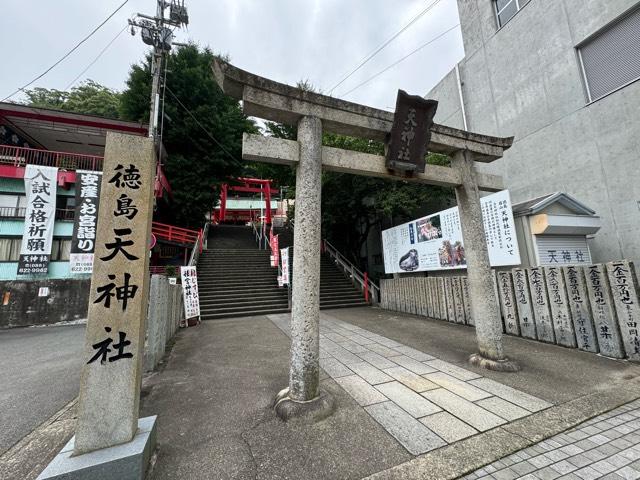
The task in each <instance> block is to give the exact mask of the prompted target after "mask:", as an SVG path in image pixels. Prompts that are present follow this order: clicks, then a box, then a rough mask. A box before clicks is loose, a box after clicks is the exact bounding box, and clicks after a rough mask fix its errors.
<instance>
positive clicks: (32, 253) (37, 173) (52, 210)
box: [18, 165, 58, 275]
mask: <svg viewBox="0 0 640 480" xmlns="http://www.w3.org/2000/svg"><path fill="white" fill-rule="evenodd" d="M57 186H58V169H57V168H56V167H41V166H38V165H27V167H26V170H25V174H24V187H25V192H26V194H27V211H26V214H25V218H24V233H23V234H22V246H21V247H20V258H19V261H18V275H33V274H46V273H48V271H49V259H50V257H51V243H52V240H53V225H54V222H55V214H56V188H57Z"/></svg>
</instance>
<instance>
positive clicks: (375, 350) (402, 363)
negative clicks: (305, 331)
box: [268, 313, 552, 455]
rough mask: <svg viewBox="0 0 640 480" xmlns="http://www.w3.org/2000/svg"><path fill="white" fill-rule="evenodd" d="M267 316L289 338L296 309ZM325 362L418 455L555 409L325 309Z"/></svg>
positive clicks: (322, 332)
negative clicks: (331, 314) (290, 325)
mask: <svg viewBox="0 0 640 480" xmlns="http://www.w3.org/2000/svg"><path fill="white" fill-rule="evenodd" d="M268 318H269V319H270V320H271V321H272V322H274V323H275V324H276V325H277V326H278V327H279V328H280V329H281V330H282V331H284V332H285V333H286V334H287V335H289V318H290V317H289V314H282V315H269V316H268ZM320 365H321V367H322V368H323V370H324V371H325V372H326V373H327V374H328V375H329V376H330V377H332V378H333V379H334V380H335V381H336V382H337V383H338V384H339V385H340V386H341V387H342V388H343V389H344V390H345V391H346V392H347V393H349V395H351V397H353V399H354V400H355V401H356V402H357V403H358V404H359V405H360V406H362V407H363V408H364V409H365V411H366V412H367V413H368V414H369V415H371V416H372V417H373V418H374V419H375V420H376V421H377V422H378V423H379V424H380V425H382V427H383V428H384V429H385V430H386V431H387V432H389V434H391V435H392V436H393V437H394V438H395V439H396V440H397V441H398V442H399V443H400V444H401V445H402V446H404V448H406V449H407V451H409V453H412V454H413V455H420V454H422V453H426V452H428V451H430V450H434V449H436V448H440V447H443V446H445V445H447V444H449V443H453V442H456V441H458V440H462V439H463V438H467V437H470V436H472V435H475V434H478V433H479V432H483V431H486V430H490V429H492V428H494V427H497V426H499V425H504V424H506V423H508V422H510V421H513V420H516V419H518V418H522V417H525V416H527V415H530V414H532V413H533V412H537V411H540V410H543V409H545V408H548V407H551V406H552V405H551V404H550V403H548V402H546V401H544V400H541V399H539V398H537V397H533V396H531V395H529V394H526V393H524V392H522V391H519V390H516V389H513V388H511V387H509V386H507V385H503V384H501V383H498V382H495V381H493V380H490V379H488V378H484V377H482V376H481V375H478V374H476V373H474V372H471V371H469V370H466V369H463V368H460V367H458V366H456V365H453V364H451V363H448V362H445V361H443V360H439V359H437V358H435V357H433V356H431V355H428V354H426V353H424V352H421V351H419V350H416V349H414V348H411V347H408V346H406V345H402V344H400V343H399V342H396V341H394V340H391V339H389V338H386V337H383V336H381V335H378V334H376V333H372V332H369V331H367V330H365V329H363V328H360V327H358V326H355V325H352V324H349V323H346V322H342V321H340V320H337V319H336V318H333V317H331V316H329V315H327V314H324V313H321V320H320Z"/></svg>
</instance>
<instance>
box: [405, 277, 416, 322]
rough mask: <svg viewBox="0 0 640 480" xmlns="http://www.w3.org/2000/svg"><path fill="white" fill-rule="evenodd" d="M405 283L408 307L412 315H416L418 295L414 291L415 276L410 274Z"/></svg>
mask: <svg viewBox="0 0 640 480" xmlns="http://www.w3.org/2000/svg"><path fill="white" fill-rule="evenodd" d="M407 283H408V285H409V289H408V290H409V299H410V302H409V308H410V313H413V314H414V315H416V314H417V313H418V295H417V292H416V285H417V282H416V278H415V277H413V276H411V277H409V278H407Z"/></svg>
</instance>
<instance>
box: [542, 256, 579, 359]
mask: <svg viewBox="0 0 640 480" xmlns="http://www.w3.org/2000/svg"><path fill="white" fill-rule="evenodd" d="M544 278H545V279H546V282H547V291H548V292H549V306H550V307H551V318H552V320H553V329H554V331H555V334H556V343H557V344H558V345H562V346H564V347H570V348H576V345H577V344H576V334H575V332H574V329H573V323H572V321H571V313H570V312H569V304H568V303H569V301H568V299H567V290H566V288H565V283H564V278H563V277H562V270H560V267H545V274H544Z"/></svg>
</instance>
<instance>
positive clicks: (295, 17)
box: [0, 0, 464, 110]
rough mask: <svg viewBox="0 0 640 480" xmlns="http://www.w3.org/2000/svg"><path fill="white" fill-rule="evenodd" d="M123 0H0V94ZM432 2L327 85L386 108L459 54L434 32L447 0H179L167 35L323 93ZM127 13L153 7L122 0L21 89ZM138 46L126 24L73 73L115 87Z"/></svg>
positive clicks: (91, 46)
mask: <svg viewBox="0 0 640 480" xmlns="http://www.w3.org/2000/svg"><path fill="white" fill-rule="evenodd" d="M122 1H123V0H90V1H89V0H20V1H17V0H13V1H11V0H10V1H6V2H3V6H2V7H3V14H2V16H1V17H0V39H1V40H2V42H1V43H2V45H3V46H4V48H3V68H2V70H3V73H2V75H0V99H1V98H4V97H5V96H7V95H9V94H10V93H11V92H13V91H14V90H15V89H16V88H18V87H19V86H21V85H23V84H25V83H26V82H28V81H30V80H31V79H32V78H34V77H35V76H36V75H38V74H40V73H41V72H42V71H44V70H45V69H46V68H48V67H49V66H50V65H52V64H53V63H54V62H55V61H56V60H57V59H59V58H60V57H61V56H62V55H63V54H64V53H66V52H67V51H68V50H69V49H70V48H71V47H72V46H73V45H75V43H77V42H78V41H79V40H80V39H81V38H83V37H84V36H85V35H86V34H88V33H89V32H90V31H91V30H92V29H93V28H94V27H95V26H97V25H98V24H99V23H100V22H102V21H103V20H104V19H105V18H106V17H107V16H108V15H109V14H110V13H111V12H112V11H113V10H114V9H115V8H116V7H117V6H118V5H120V4H121V3H122ZM434 3H435V5H434V6H433V7H432V8H431V10H430V11H429V12H428V13H427V14H425V15H424V16H423V17H422V18H420V19H419V20H418V21H417V22H416V23H415V24H414V25H413V26H411V27H410V28H409V29H407V30H406V31H405V32H404V33H402V34H401V35H400V36H399V37H398V38H397V39H395V40H394V41H393V42H392V43H391V44H390V45H389V46H388V47H386V48H385V49H384V50H382V51H381V52H380V53H379V54H378V55H376V56H375V57H374V58H373V59H372V60H371V61H370V62H369V63H367V64H366V65H365V66H364V67H363V68H362V69H360V70H359V71H358V72H357V73H356V74H354V75H353V76H352V77H351V78H349V79H348V80H347V81H346V82H345V83H343V84H342V85H341V86H339V87H338V88H336V89H335V91H334V96H338V97H342V98H345V99H347V100H351V101H355V102H359V103H364V104H366V105H371V106H374V107H378V108H384V109H389V110H393V108H394V106H395V97H396V92H397V90H398V88H402V89H404V90H407V91H408V92H409V93H411V94H419V95H424V94H426V93H427V92H428V91H429V90H430V89H431V88H432V87H433V86H434V85H435V84H436V83H437V82H438V81H439V80H440V79H441V78H442V77H443V76H444V75H445V74H446V73H447V72H448V71H450V70H451V68H453V67H454V65H455V64H456V62H458V61H459V60H460V59H461V58H462V56H463V54H464V52H463V47H462V38H461V35H460V29H459V28H454V29H453V30H451V31H449V32H448V33H446V34H444V35H442V34H443V32H445V31H447V30H449V29H451V28H452V27H454V26H455V25H456V24H457V23H458V21H459V19H458V10H457V6H456V1H455V0H186V4H187V7H188V9H189V16H190V24H189V26H188V27H187V28H186V29H183V30H177V31H176V41H182V42H186V41H194V42H197V43H198V44H200V45H202V46H205V45H208V46H210V47H211V48H212V49H213V50H214V51H215V52H217V53H225V54H228V55H229V56H230V57H231V61H232V63H233V64H235V65H236V66H238V67H241V68H243V69H245V70H248V71H250V72H252V73H256V74H259V75H262V76H264V77H268V78H271V79H273V80H277V81H280V82H284V83H289V84H295V83H296V82H297V81H298V80H309V81H310V82H311V83H312V84H313V85H314V86H315V87H316V88H317V89H319V90H322V91H323V92H324V93H328V91H329V90H330V88H331V87H333V86H334V85H335V84H336V83H337V82H338V81H340V80H341V78H342V77H343V76H344V75H345V74H346V73H348V72H349V71H351V70H352V69H353V68H355V67H356V66H357V64H358V63H359V62H360V61H361V60H362V59H363V58H364V57H365V56H367V54H369V53H371V52H372V51H373V50H375V49H376V48H377V47H378V46H380V45H381V44H382V43H383V42H384V41H385V40H387V39H388V38H389V37H391V36H392V35H393V34H395V33H396V32H397V31H398V30H400V29H401V28H402V27H403V26H405V25H406V24H407V23H408V22H409V21H410V20H411V19H412V18H413V17H415V16H416V15H417V14H418V13H420V12H421V11H422V10H424V9H425V8H426V7H428V6H429V5H431V4H434ZM136 12H141V13H148V14H153V13H155V0H129V2H128V3H127V4H126V5H125V6H124V7H123V8H122V9H121V10H120V11H119V12H118V13H117V14H116V16H114V17H113V18H112V19H111V20H110V21H109V22H108V23H107V24H106V25H105V26H104V27H102V29H101V30H100V31H99V32H98V33H96V34H95V35H94V36H93V37H92V38H91V39H89V40H88V41H87V42H86V43H85V44H84V45H82V46H81V47H80V48H79V49H78V50H76V51H75V52H74V53H73V54H72V56H71V57H69V58H68V59H67V60H65V61H64V62H63V63H62V64H60V65H59V66H58V67H56V68H55V69H54V70H52V71H51V72H50V73H49V74H47V75H46V76H45V77H43V78H42V79H40V80H39V81H37V82H36V83H35V84H34V85H32V86H31V87H30V88H33V87H34V86H40V87H47V88H57V89H64V88H67V87H68V86H69V83H70V82H71V81H72V80H73V79H74V78H75V77H76V76H77V75H78V74H79V73H80V72H82V70H84V69H85V68H86V67H87V66H88V65H89V63H91V61H92V60H93V59H94V58H95V57H96V56H97V55H98V53H99V52H100V51H101V50H102V49H103V48H104V47H105V46H106V45H107V44H108V43H109V42H110V41H111V40H112V39H113V38H114V37H115V36H116V35H117V34H118V32H120V31H121V30H122V28H123V27H124V26H125V25H126V23H127V18H129V17H130V16H131V15H132V14H134V13H136ZM440 35H442V36H441V37H440V38H439V39H437V40H435V41H434V42H433V43H432V44H430V45H428V46H426V47H424V48H423V49H422V50H420V51H419V52H418V53H416V54H414V55H412V56H411V57H409V58H408V59H406V60H404V61H403V62H402V63H400V64H399V65H397V66H395V67H393V68H391V69H390V70H389V71H387V72H386V73H384V74H382V75H380V76H378V77H377V78H375V79H374V80H372V81H371V82H369V83H367V84H366V85H363V86H362V87H359V88H358V89H356V90H355V91H354V92H352V93H351V94H349V95H347V96H344V97H343V95H344V94H345V93H346V92H347V91H349V90H351V89H352V88H354V87H356V86H357V85H358V84H360V83H361V82H363V81H365V80H367V79H368V78H370V77H371V76H373V75H375V74H376V73H378V72H379V71H381V70H383V69H384V68H386V67H388V66H389V65H391V64H392V63H394V62H396V61H397V60H399V59H400V58H402V57H403V56H405V55H407V54H408V53H410V52H411V51H413V50H415V49H417V48H418V47H420V46H422V45H424V44H425V43H427V42H429V41H430V40H432V39H433V38H434V37H438V36H440ZM146 49H147V47H146V45H144V44H143V43H142V41H141V40H140V37H139V36H136V37H135V38H134V37H132V36H131V35H130V34H129V32H128V30H126V31H125V32H123V33H122V34H121V35H120V36H119V37H118V38H117V40H116V41H115V42H114V43H113V44H112V45H111V47H110V48H109V49H108V50H107V51H106V52H105V53H104V55H103V56H102V57H101V58H100V60H99V61H98V62H97V63H96V64H95V65H93V67H91V68H90V69H89V70H88V71H87V72H86V73H85V74H84V75H83V76H82V77H81V78H80V79H79V80H78V81H82V80H84V79H86V78H91V79H93V80H95V81H97V82H99V83H102V84H104V85H106V86H108V87H111V88H114V89H117V90H121V89H122V88H123V87H124V82H125V80H126V78H127V75H128V71H129V68H130V65H131V64H133V63H136V62H138V61H140V59H141V58H142V57H143V55H144V53H145V51H146ZM14 98H15V99H20V96H19V95H16V97H14Z"/></svg>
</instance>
